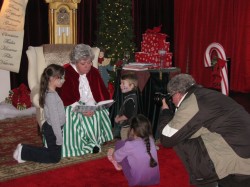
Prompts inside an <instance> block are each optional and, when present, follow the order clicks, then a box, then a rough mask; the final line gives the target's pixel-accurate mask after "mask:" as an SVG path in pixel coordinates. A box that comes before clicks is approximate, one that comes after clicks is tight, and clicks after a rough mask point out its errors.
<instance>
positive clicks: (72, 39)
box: [45, 0, 81, 44]
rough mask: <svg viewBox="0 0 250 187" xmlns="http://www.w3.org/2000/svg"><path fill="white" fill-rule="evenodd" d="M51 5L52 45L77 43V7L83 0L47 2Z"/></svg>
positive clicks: (50, 30)
mask: <svg viewBox="0 0 250 187" xmlns="http://www.w3.org/2000/svg"><path fill="white" fill-rule="evenodd" d="M45 1H46V3H49V20H48V21H49V34H50V43H51V44H76V43H77V6H78V3H80V2H81V0H45Z"/></svg>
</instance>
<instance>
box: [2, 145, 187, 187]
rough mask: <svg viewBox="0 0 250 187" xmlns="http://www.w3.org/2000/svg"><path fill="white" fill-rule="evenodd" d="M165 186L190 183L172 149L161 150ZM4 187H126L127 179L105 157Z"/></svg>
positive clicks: (18, 179) (21, 180)
mask: <svg viewBox="0 0 250 187" xmlns="http://www.w3.org/2000/svg"><path fill="white" fill-rule="evenodd" d="M158 157H159V164H160V173H161V181H160V184H159V185H156V186H162V187H190V186H191V185H189V181H188V175H187V173H186V171H185V169H184V167H183V164H182V163H181V161H180V160H179V158H178V157H177V156H176V154H175V152H174V151H173V150H172V149H166V148H163V147H161V146H160V150H159V151H158ZM0 186H1V187H20V186H25V187H36V186H37V187H38V186H39V187H40V186H44V187H57V186H65V187H69V186H71V187H74V186H81V187H117V186H119V187H125V186H128V185H127V181H126V179H125V178H124V175H123V173H122V172H120V171H116V170H115V169H114V167H113V165H112V164H111V163H110V162H109V161H108V159H106V158H102V159H98V160H93V161H89V162H85V163H81V164H76V165H71V166H68V167H64V168H59V169H55V170H50V171H47V172H43V173H38V174H34V175H30V176H26V177H22V178H17V179H12V180H9V181H5V182H2V183H0Z"/></svg>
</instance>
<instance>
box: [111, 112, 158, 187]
mask: <svg viewBox="0 0 250 187" xmlns="http://www.w3.org/2000/svg"><path fill="white" fill-rule="evenodd" d="M108 159H109V160H110V161H111V162H112V163H113V165H114V166H115V168H116V169H117V170H122V171H123V173H124V175H125V177H126V179H127V180H128V184H129V186H136V185H143V186H146V185H155V184H159V182H160V172H159V164H158V157H157V151H156V147H155V143H154V139H153V137H152V129H151V124H150V122H149V120H148V119H147V118H146V117H145V116H143V115H141V114H139V115H137V116H135V117H132V118H131V120H130V131H129V138H128V139H127V140H125V141H122V140H121V141H118V142H117V143H116V145H115V149H112V148H111V149H109V150H108Z"/></svg>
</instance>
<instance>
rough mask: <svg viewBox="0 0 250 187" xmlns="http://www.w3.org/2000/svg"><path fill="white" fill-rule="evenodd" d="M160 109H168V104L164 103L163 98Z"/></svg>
mask: <svg viewBox="0 0 250 187" xmlns="http://www.w3.org/2000/svg"><path fill="white" fill-rule="evenodd" d="M161 109H162V110H163V109H169V106H168V104H167V103H166V99H165V98H163V99H162V106H161Z"/></svg>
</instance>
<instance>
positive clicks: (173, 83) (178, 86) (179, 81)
mask: <svg viewBox="0 0 250 187" xmlns="http://www.w3.org/2000/svg"><path fill="white" fill-rule="evenodd" d="M194 84H196V82H195V80H194V78H193V77H192V76H191V75H189V74H178V75H176V76H174V77H173V78H172V79H171V80H170V81H169V82H168V85H167V90H168V93H170V94H174V93H177V92H179V93H181V94H185V93H186V92H187V90H188V89H189V88H190V87H191V86H192V85H194Z"/></svg>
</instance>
